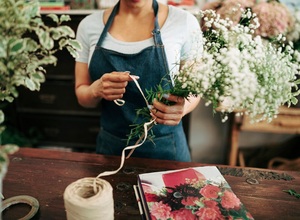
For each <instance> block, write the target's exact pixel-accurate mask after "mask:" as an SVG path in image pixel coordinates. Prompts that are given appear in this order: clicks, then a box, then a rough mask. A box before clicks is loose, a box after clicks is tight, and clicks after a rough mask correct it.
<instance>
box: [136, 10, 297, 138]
mask: <svg viewBox="0 0 300 220" xmlns="http://www.w3.org/2000/svg"><path fill="white" fill-rule="evenodd" d="M241 13H242V16H241V17H242V19H241V22H240V23H238V24H234V22H233V21H231V20H229V19H228V18H227V19H221V18H220V15H218V14H216V12H215V11H213V10H209V9H208V10H205V11H200V13H199V16H198V18H199V22H200V24H201V27H202V30H203V53H202V57H201V59H195V60H190V61H187V62H185V64H184V65H183V66H182V68H181V69H180V70H179V71H178V72H177V73H175V74H174V86H173V88H172V89H171V90H169V91H163V90H161V89H160V88H161V86H159V85H158V86H157V88H158V90H157V91H150V92H148V100H149V102H150V103H151V102H152V99H153V98H154V97H155V98H160V97H161V96H160V95H159V94H165V93H171V94H174V95H177V96H181V97H184V98H186V99H188V98H189V97H190V96H191V95H193V96H200V97H201V98H202V100H203V101H204V102H205V105H206V106H209V105H212V106H213V110H214V111H216V110H217V109H220V104H221V106H223V108H221V112H222V116H223V118H222V121H223V122H224V121H226V120H227V119H228V115H227V114H228V113H231V112H233V111H239V112H240V113H241V114H247V115H249V116H250V118H251V120H252V122H259V121H262V120H266V121H271V120H272V119H273V118H275V117H276V116H277V114H278V110H279V107H280V106H281V105H284V104H287V105H288V106H289V105H291V104H296V103H297V101H298V100H297V98H296V97H297V96H298V95H299V93H300V90H299V89H298V85H299V84H300V80H299V79H297V77H298V76H299V70H300V56H299V52H298V51H296V50H294V49H293V45H292V44H291V43H288V44H285V43H284V42H286V39H285V36H283V35H279V36H278V37H277V39H276V38H274V39H275V41H272V42H271V41H267V40H264V39H263V38H262V37H261V36H257V35H255V34H254V33H255V30H256V29H257V28H258V27H259V20H258V19H257V17H256V15H255V14H253V13H251V11H250V10H242V11H241ZM170 83H171V82H170ZM160 100H161V99H160ZM161 101H162V100H161ZM144 111H146V113H145V112H141V110H139V111H138V112H137V115H138V116H139V114H140V115H144V116H145V115H149V114H150V112H149V110H148V109H147V108H144ZM147 120H149V118H148V119H147ZM138 127H140V128H141V129H142V125H139V126H138ZM134 131H135V132H136V134H142V133H143V131H142V130H138V129H136V127H135V130H134ZM138 136H140V135H138Z"/></svg>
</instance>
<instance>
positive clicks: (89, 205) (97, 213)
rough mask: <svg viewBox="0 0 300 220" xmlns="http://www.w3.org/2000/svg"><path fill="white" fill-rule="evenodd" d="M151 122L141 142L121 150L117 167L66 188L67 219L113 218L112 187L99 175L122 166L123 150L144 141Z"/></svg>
mask: <svg viewBox="0 0 300 220" xmlns="http://www.w3.org/2000/svg"><path fill="white" fill-rule="evenodd" d="M129 76H130V77H131V79H132V80H133V81H134V83H135V84H136V86H137V88H138V89H139V91H140V93H141V94H142V96H143V98H144V100H145V102H146V105H147V106H149V103H148V101H147V99H146V97H145V95H144V93H143V91H142V89H141V87H140V85H139V83H138V81H137V80H136V78H135V76H133V75H129ZM114 102H115V103H116V104H117V105H118V106H122V105H124V104H125V101H124V100H122V99H116V100H114ZM152 123H155V119H153V120H151V121H149V122H146V123H144V138H143V140H142V142H141V143H139V144H134V145H131V146H127V147H125V148H124V149H123V150H122V155H121V163H120V166H119V168H118V169H116V170H113V171H105V172H102V173H100V174H99V175H98V176H97V177H95V178H83V179H79V180H77V181H75V182H73V183H71V184H70V185H69V186H68V187H67V188H66V190H65V192H64V201H65V208H66V211H67V219H68V220H98V219H99V220H100V219H105V220H111V219H114V208H113V194H112V187H111V185H110V183H109V182H107V181H105V180H104V179H101V178H100V177H103V176H110V175H114V174H116V173H117V172H119V171H120V170H121V169H122V168H123V165H124V161H125V159H127V158H128V157H129V156H130V155H131V154H129V155H128V157H127V158H126V157H125V152H126V151H127V150H134V149H135V148H137V147H139V146H141V145H142V144H143V143H144V142H145V141H146V139H147V136H148V126H150V125H151V124H152ZM131 152H132V151H131Z"/></svg>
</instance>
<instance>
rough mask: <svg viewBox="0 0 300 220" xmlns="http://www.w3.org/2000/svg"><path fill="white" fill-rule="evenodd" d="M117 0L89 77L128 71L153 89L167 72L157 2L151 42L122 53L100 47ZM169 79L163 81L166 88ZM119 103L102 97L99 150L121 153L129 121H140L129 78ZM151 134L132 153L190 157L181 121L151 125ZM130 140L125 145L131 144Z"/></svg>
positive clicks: (140, 99) (138, 104) (136, 96)
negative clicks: (173, 124) (119, 104)
mask: <svg viewBox="0 0 300 220" xmlns="http://www.w3.org/2000/svg"><path fill="white" fill-rule="evenodd" d="M119 5H120V2H118V3H117V4H116V6H115V7H114V9H113V11H112V13H111V15H110V17H109V19H108V21H107V23H106V25H105V27H104V30H103V32H102V34H101V36H100V38H99V40H98V43H97V45H96V47H95V50H94V53H93V55H92V58H91V62H90V64H89V72H90V76H91V79H92V81H95V80H97V79H99V78H100V77H101V76H102V75H103V74H105V73H110V72H113V71H122V72H123V71H130V73H131V74H133V75H137V76H139V77H140V78H139V80H138V82H139V84H140V87H141V88H142V90H143V92H144V94H146V92H145V91H146V90H150V89H155V87H156V86H157V85H158V84H160V83H161V79H162V78H163V77H166V76H168V77H169V79H170V76H169V74H168V73H169V72H168V64H167V60H166V57H165V51H164V46H163V43H162V40H161V36H160V30H159V25H158V20H157V12H158V3H157V2H156V0H154V1H153V9H154V13H155V28H154V30H153V32H152V34H153V40H154V45H153V46H150V47H147V48H145V49H143V50H142V51H140V52H139V53H136V54H123V53H119V52H116V51H112V50H108V49H105V48H102V47H101V44H102V42H103V40H104V38H105V37H106V34H107V33H108V31H109V28H110V27H111V24H112V23H113V19H114V17H115V15H116V14H117V12H118V10H119ZM170 86H172V85H171V83H166V84H165V85H164V87H165V89H168V88H170ZM122 99H123V100H124V101H125V104H124V105H123V106H118V105H116V104H115V103H114V102H113V101H107V100H105V99H102V101H101V121H100V126H101V127H100V132H99V135H98V137H97V149H96V152H97V153H99V154H106V155H121V153H122V150H123V149H124V148H125V147H126V142H127V135H128V134H129V133H130V129H131V127H130V125H132V124H134V123H143V122H142V121H141V120H138V119H137V118H136V109H140V108H143V107H145V106H146V103H145V100H144V99H143V97H142V95H141V93H140V91H139V90H138V88H137V86H136V85H135V83H134V82H133V81H130V82H129V83H128V85H127V87H126V92H125V94H124V96H123V98H122ZM152 131H153V133H154V135H155V137H154V139H153V140H146V141H145V142H144V144H143V145H141V146H140V147H138V148H137V149H135V151H134V153H133V154H132V156H133V157H145V158H156V159H165V160H177V161H190V160H191V159H190V152H189V148H188V145H187V141H186V137H185V134H184V130H183V127H182V122H180V123H179V124H178V125H176V126H167V125H159V124H158V125H155V126H154V127H153V128H152ZM135 142H136V140H132V142H131V143H130V144H129V145H133V144H134V143H135Z"/></svg>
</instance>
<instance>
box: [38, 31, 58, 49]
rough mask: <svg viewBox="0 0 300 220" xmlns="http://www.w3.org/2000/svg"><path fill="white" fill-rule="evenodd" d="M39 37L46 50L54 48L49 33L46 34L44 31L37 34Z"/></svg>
mask: <svg viewBox="0 0 300 220" xmlns="http://www.w3.org/2000/svg"><path fill="white" fill-rule="evenodd" d="M36 34H37V35H38V37H39V41H40V43H41V44H42V46H44V47H45V48H46V49H48V50H51V49H52V48H53V47H54V42H53V40H52V39H51V37H50V34H49V32H46V31H44V30H42V29H39V31H37V32H36Z"/></svg>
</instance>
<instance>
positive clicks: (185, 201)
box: [181, 196, 198, 206]
mask: <svg viewBox="0 0 300 220" xmlns="http://www.w3.org/2000/svg"><path fill="white" fill-rule="evenodd" d="M197 200H198V197H193V196H188V197H187V198H184V199H182V200H181V203H182V205H185V206H186V205H188V206H193V205H195V201H197Z"/></svg>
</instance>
